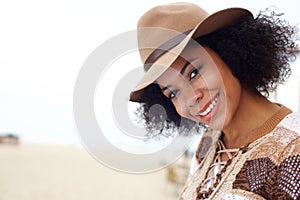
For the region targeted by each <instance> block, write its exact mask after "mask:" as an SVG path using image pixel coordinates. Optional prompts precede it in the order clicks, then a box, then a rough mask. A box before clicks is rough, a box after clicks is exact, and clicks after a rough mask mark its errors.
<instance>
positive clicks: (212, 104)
mask: <svg viewBox="0 0 300 200" xmlns="http://www.w3.org/2000/svg"><path fill="white" fill-rule="evenodd" d="M218 98H219V95H216V97H215V98H214V100H213V101H212V102H211V104H210V105H209V106H207V108H206V109H205V110H204V111H203V112H201V113H199V115H200V116H201V117H204V116H205V115H207V114H208V113H210V111H211V110H212V109H213V108H214V107H215V106H216V104H217V101H218Z"/></svg>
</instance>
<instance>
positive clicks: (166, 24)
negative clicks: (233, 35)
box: [137, 3, 209, 63]
mask: <svg viewBox="0 0 300 200" xmlns="http://www.w3.org/2000/svg"><path fill="white" fill-rule="evenodd" d="M208 15H209V14H208V13H207V12H206V11H205V10H203V9H202V8H200V7H199V6H197V5H195V4H192V3H170V4H166V5H160V6H156V7H154V8H152V9H150V10H149V11H147V12H146V13H145V14H144V15H143V16H142V17H141V18H140V20H139V21H138V26H137V28H138V44H139V51H140V56H141V59H142V62H143V63H145V60H146V59H147V57H148V56H149V55H150V54H151V53H152V51H153V50H154V49H156V48H158V47H159V46H160V45H161V44H163V43H164V42H166V41H168V40H169V39H171V38H173V37H175V36H176V35H178V34H180V33H184V32H186V31H189V30H191V29H193V28H195V27H196V26H197V24H199V23H200V22H201V21H202V20H203V19H205V18H206V17H207V16H208Z"/></svg>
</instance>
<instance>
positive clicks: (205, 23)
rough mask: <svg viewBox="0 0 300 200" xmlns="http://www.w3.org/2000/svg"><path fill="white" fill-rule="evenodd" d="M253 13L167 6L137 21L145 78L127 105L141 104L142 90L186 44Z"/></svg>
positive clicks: (155, 9) (163, 70)
mask: <svg viewBox="0 0 300 200" xmlns="http://www.w3.org/2000/svg"><path fill="white" fill-rule="evenodd" d="M245 16H252V17H253V15H252V13H251V12H250V11H249V10H247V9H244V8H236V7H233V8H227V9H223V10H220V11H217V12H215V13H212V14H208V13H207V12H206V11H205V10H204V9H202V8H201V7H199V6H198V5H195V4H192V3H183V2H180V3H170V4H165V5H160V6H156V7H154V8H152V9H150V10H149V11H147V12H146V13H145V14H144V15H143V16H142V17H141V18H140V19H139V21H138V26H137V28H138V29H137V31H138V32H137V33H138V48H139V53H140V56H141V59H142V62H143V64H144V70H145V75H144V76H143V77H142V79H141V80H140V81H139V83H138V84H137V86H136V87H135V88H134V89H133V91H132V92H131V93H130V98H129V100H130V101H134V102H143V99H142V93H143V90H144V89H145V88H146V87H147V86H148V85H150V84H151V83H153V82H154V81H155V80H156V79H157V78H158V77H159V76H160V75H162V74H163V73H164V72H165V71H166V70H167V69H168V68H169V67H170V66H171V65H172V63H173V62H174V61H175V60H176V58H178V56H179V55H180V53H181V52H182V51H183V50H184V48H185V47H186V46H187V44H188V42H189V41H190V40H191V39H193V38H197V37H200V36H204V35H207V34H209V33H212V32H214V31H216V30H218V29H220V28H222V27H225V26H228V25H231V24H234V23H236V22H238V20H239V19H241V18H242V17H245Z"/></svg>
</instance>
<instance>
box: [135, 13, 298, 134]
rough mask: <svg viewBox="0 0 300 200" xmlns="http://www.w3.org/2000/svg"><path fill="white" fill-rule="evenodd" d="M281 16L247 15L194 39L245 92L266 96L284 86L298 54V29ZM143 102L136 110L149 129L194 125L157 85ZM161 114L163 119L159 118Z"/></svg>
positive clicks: (153, 85) (149, 89) (185, 129)
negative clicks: (216, 57) (158, 108)
mask: <svg viewBox="0 0 300 200" xmlns="http://www.w3.org/2000/svg"><path fill="white" fill-rule="evenodd" d="M281 15H282V14H276V13H275V12H274V11H268V10H266V11H263V12H260V13H259V14H258V15H257V17H256V18H253V17H252V16H247V17H244V18H242V19H240V21H239V22H238V23H235V24H233V25H230V26H227V27H224V28H221V29H219V30H217V31H215V32H213V33H210V34H208V35H205V36H201V37H198V38H196V39H195V40H196V41H197V42H198V43H199V44H200V45H202V46H204V47H209V48H210V49H212V50H213V51H215V52H216V53H217V54H218V55H219V56H220V57H221V58H222V59H223V61H224V62H225V63H226V64H227V65H228V66H229V68H230V69H231V71H232V73H233V75H234V76H235V77H236V78H237V79H238V80H239V81H240V83H241V85H242V86H243V87H244V88H245V89H248V90H251V91H257V92H260V93H261V94H263V95H265V96H266V97H268V96H269V93H270V92H273V91H275V90H276V88H277V86H278V85H279V84H281V83H284V82H285V81H286V80H287V79H288V77H289V76H290V74H291V69H290V64H289V62H291V61H294V60H295V59H296V53H298V52H299V48H298V45H297V44H296V42H297V41H298V39H299V38H298V36H297V28H296V27H294V26H290V25H289V24H288V23H287V22H286V21H284V20H281V19H280V16H281ZM142 98H143V101H144V103H143V104H141V107H140V108H139V110H138V113H139V114H140V115H141V116H140V117H142V118H143V119H144V121H145V122H146V126H147V128H148V130H160V131H159V132H160V133H161V132H162V130H163V129H165V128H169V127H170V125H172V126H174V127H177V128H179V127H183V128H181V129H180V130H181V131H180V132H186V131H187V132H188V130H189V129H190V127H195V126H194V125H195V123H193V122H191V120H188V119H185V118H183V117H181V116H179V114H178V113H177V112H176V110H175V107H174V106H173V104H172V102H171V101H170V100H169V99H168V98H167V97H165V96H164V95H163V94H162V92H161V90H160V88H159V87H158V85H157V84H155V83H153V84H151V85H149V86H148V87H147V88H146V89H145V90H144V93H143V95H142ZM156 104H158V105H161V106H162V107H163V108H164V109H161V110H165V111H164V112H165V113H164V114H162V113H163V112H159V111H155V112H151V107H152V106H153V105H156ZM163 115H164V117H162V116H163Z"/></svg>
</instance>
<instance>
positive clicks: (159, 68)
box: [129, 8, 253, 102]
mask: <svg viewBox="0 0 300 200" xmlns="http://www.w3.org/2000/svg"><path fill="white" fill-rule="evenodd" d="M247 15H248V16H252V17H253V15H252V13H251V12H250V11H249V10H247V9H244V8H227V9H224V10H220V11H218V12H215V13H213V14H211V15H209V16H207V17H206V18H205V19H203V20H202V21H201V22H200V23H199V24H197V26H196V27H195V28H194V29H193V30H192V31H191V32H190V33H189V34H188V35H187V36H186V37H185V38H184V39H183V40H182V41H181V42H180V43H179V44H178V45H177V46H175V47H174V48H172V49H170V50H168V51H166V52H165V53H164V54H163V55H162V56H161V57H159V58H158V59H157V60H156V61H155V62H154V63H153V64H152V66H151V67H150V69H149V70H148V71H147V72H146V73H145V75H144V76H143V77H142V79H141V80H140V81H139V83H138V84H137V86H136V87H135V88H134V90H133V91H132V92H131V93H130V97H129V100H130V101H133V102H144V100H143V99H142V93H143V89H144V88H146V87H147V86H148V85H150V84H151V83H153V82H154V81H155V80H156V79H157V78H158V77H159V76H161V75H162V74H163V73H164V72H165V71H166V70H167V69H168V68H169V67H170V66H171V65H172V64H173V63H174V61H175V60H176V59H177V58H178V56H179V55H180V54H181V53H182V51H183V50H184V49H185V47H186V46H187V44H188V43H189V41H190V40H191V39H193V38H197V37H200V36H204V35H207V34H209V33H212V32H214V31H216V30H218V29H220V28H222V27H225V26H228V25H231V24H234V23H236V22H237V21H238V20H239V19H241V18H242V17H244V16H247ZM172 31H174V30H172ZM145 48H147V47H145ZM163 50H164V49H163Z"/></svg>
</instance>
